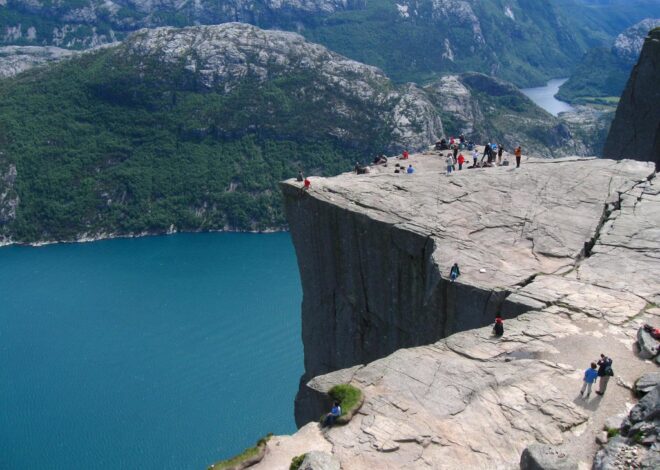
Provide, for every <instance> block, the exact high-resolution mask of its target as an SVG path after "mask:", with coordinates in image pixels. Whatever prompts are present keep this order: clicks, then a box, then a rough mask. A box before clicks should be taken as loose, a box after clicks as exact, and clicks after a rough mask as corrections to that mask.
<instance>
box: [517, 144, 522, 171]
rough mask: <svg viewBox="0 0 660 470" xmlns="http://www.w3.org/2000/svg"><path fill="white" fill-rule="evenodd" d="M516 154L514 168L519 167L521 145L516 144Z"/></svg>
mask: <svg viewBox="0 0 660 470" xmlns="http://www.w3.org/2000/svg"><path fill="white" fill-rule="evenodd" d="M515 155H516V168H520V159H521V158H522V147H520V145H519V146H517V147H516V150H515Z"/></svg>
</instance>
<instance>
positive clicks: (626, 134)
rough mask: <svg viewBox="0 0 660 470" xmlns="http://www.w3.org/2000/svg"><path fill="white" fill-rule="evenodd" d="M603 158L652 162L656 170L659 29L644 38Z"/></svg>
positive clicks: (659, 150) (659, 158)
mask: <svg viewBox="0 0 660 470" xmlns="http://www.w3.org/2000/svg"><path fill="white" fill-rule="evenodd" d="M603 156H604V157H605V158H613V159H622V158H632V159H635V160H642V161H652V162H655V165H656V169H660V28H655V29H654V30H652V31H651V32H650V33H649V36H648V37H647V38H646V40H645V41H644V46H643V47H642V52H641V54H640V56H639V62H637V65H635V68H634V69H633V71H632V73H631V74H630V79H629V80H628V83H627V85H626V88H625V90H624V92H623V95H622V96H621V101H620V102H619V107H618V108H617V111H616V116H615V118H614V122H613V123H612V127H611V128H610V133H609V135H608V136H607V142H606V144H605V149H604V152H603Z"/></svg>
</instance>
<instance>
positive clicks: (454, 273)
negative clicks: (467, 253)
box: [449, 263, 461, 282]
mask: <svg viewBox="0 0 660 470" xmlns="http://www.w3.org/2000/svg"><path fill="white" fill-rule="evenodd" d="M460 275H461V271H460V269H458V263H454V265H453V266H452V267H451V269H450V270H449V279H451V282H454V281H455V280H456V278H457V277H458V276H460Z"/></svg>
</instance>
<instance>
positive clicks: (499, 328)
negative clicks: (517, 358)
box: [493, 313, 504, 336]
mask: <svg viewBox="0 0 660 470" xmlns="http://www.w3.org/2000/svg"><path fill="white" fill-rule="evenodd" d="M493 334H494V335H495V336H502V335H503V334H504V320H502V315H500V314H499V313H498V314H497V315H495V325H494V326H493Z"/></svg>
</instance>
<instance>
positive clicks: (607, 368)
mask: <svg viewBox="0 0 660 470" xmlns="http://www.w3.org/2000/svg"><path fill="white" fill-rule="evenodd" d="M613 375H614V371H613V370H612V359H610V358H609V357H607V356H606V355H605V354H601V355H600V360H599V361H598V377H600V380H599V381H598V390H596V395H600V396H603V395H605V390H607V382H609V381H610V377H612V376H613Z"/></svg>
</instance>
